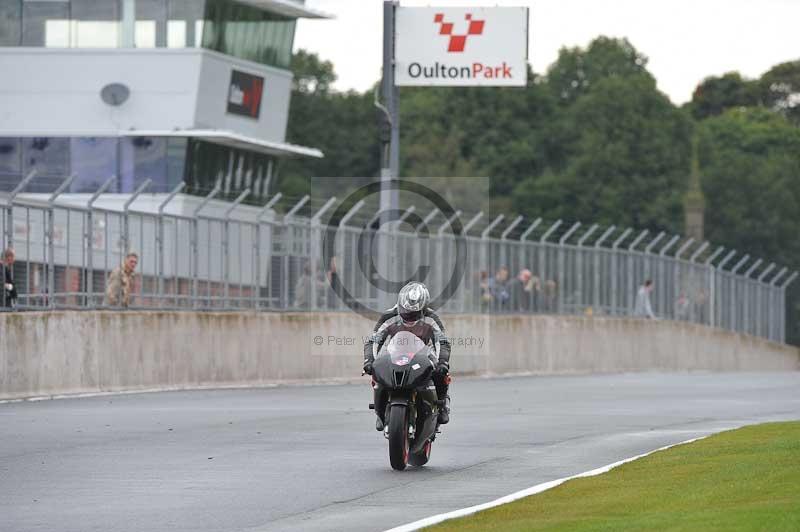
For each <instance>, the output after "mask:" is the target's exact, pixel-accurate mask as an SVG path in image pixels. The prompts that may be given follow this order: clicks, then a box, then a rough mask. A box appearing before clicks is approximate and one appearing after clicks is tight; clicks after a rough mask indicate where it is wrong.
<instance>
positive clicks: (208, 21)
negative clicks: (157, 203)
mask: <svg viewBox="0 0 800 532" xmlns="http://www.w3.org/2000/svg"><path fill="white" fill-rule="evenodd" d="M300 17H310V18H322V17H324V15H323V14H321V13H318V12H316V11H313V10H310V9H307V8H305V7H304V6H303V5H302V2H298V1H292V0H47V1H43V0H0V190H5V191H8V190H11V189H12V188H13V187H14V186H15V185H16V184H18V183H19V182H20V181H21V179H22V178H23V177H24V176H25V175H27V174H28V173H29V172H30V171H31V170H33V169H35V170H36V174H37V177H36V179H35V180H34V181H33V182H32V183H31V185H30V186H29V187H28V188H27V189H26V191H27V192H49V191H51V190H52V189H54V188H55V187H56V186H58V184H60V183H61V182H63V180H64V179H65V178H66V177H67V176H69V175H71V174H74V175H75V180H74V182H73V183H72V185H71V187H70V189H69V190H68V191H67V192H68V193H85V192H92V191H95V190H97V188H98V187H99V185H100V184H102V183H103V182H104V181H106V180H107V179H108V178H109V177H110V176H112V175H113V176H117V180H116V182H115V183H114V184H113V186H112V187H111V188H110V189H109V190H108V192H112V193H129V192H131V191H133V190H135V189H136V187H137V186H138V185H139V184H140V183H141V182H143V181H144V180H145V179H151V180H152V181H153V185H152V186H151V188H150V189H149V190H148V192H167V191H169V190H171V189H172V188H174V187H175V185H176V184H178V183H180V182H181V181H185V182H186V185H187V188H186V192H188V193H189V194H193V195H205V194H206V193H207V192H208V191H209V190H210V189H212V188H213V186H214V184H215V183H217V182H219V183H220V184H221V185H222V187H223V192H224V193H226V194H223V195H224V196H226V197H233V196H235V195H236V193H237V191H240V190H243V189H244V188H248V187H249V188H251V189H252V191H253V197H252V199H253V200H256V201H258V200H259V198H262V199H263V198H265V197H266V196H267V193H268V190H267V183H268V181H269V179H268V177H269V176H270V175H272V173H273V172H274V170H275V163H276V162H278V161H279V160H280V158H282V157H290V156H311V157H321V156H322V153H321V152H320V151H319V150H317V149H314V148H308V147H303V146H296V145H291V144H287V143H286V142H285V133H286V124H287V118H288V111H289V98H290V93H291V84H292V73H291V71H290V70H289V69H290V60H291V52H292V46H293V40H294V31H295V25H296V22H297V19H298V18H300ZM104 91H105V98H104V97H103V96H102V95H103V93H104Z"/></svg>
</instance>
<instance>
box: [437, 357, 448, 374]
mask: <svg viewBox="0 0 800 532" xmlns="http://www.w3.org/2000/svg"><path fill="white" fill-rule="evenodd" d="M449 372H450V364H448V363H447V362H445V361H444V360H440V361H439V363H438V364H437V365H436V373H438V374H439V375H447V374H448V373H449Z"/></svg>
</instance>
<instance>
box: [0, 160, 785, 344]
mask: <svg viewBox="0 0 800 532" xmlns="http://www.w3.org/2000/svg"><path fill="white" fill-rule="evenodd" d="M32 178H33V175H29V176H28V178H26V179H25V180H23V182H22V183H20V184H19V186H17V188H16V189H15V190H13V191H12V192H11V193H9V194H7V195H4V196H3V197H0V214H2V216H0V218H1V221H0V230H1V231H2V239H3V240H2V247H3V249H7V248H12V249H13V250H14V254H15V259H16V260H15V261H14V262H13V264H11V263H10V262H9V261H6V262H5V264H4V265H3V269H4V270H8V272H9V273H7V274H6V275H7V277H6V281H7V280H8V279H9V278H10V279H11V280H12V284H13V285H14V287H15V288H16V292H17V294H16V295H17V297H16V299H15V300H13V301H12V299H11V297H10V293H9V291H8V290H4V291H2V304H3V306H2V308H4V309H5V310H13V309H17V310H31V309H65V308H71V309H99V308H109V307H111V305H109V299H108V297H107V294H106V290H107V283H108V278H109V274H110V272H111V271H112V270H113V269H114V268H117V267H119V266H120V265H121V264H122V262H123V260H124V259H125V256H126V255H127V253H128V252H129V251H135V252H136V254H137V255H138V259H139V260H138V265H137V269H136V275H135V278H134V279H135V280H134V284H133V289H132V293H131V296H130V299H129V300H128V301H124V302H122V304H124V305H125V306H127V307H128V308H150V309H152V308H162V309H196V310H220V311H222V310H241V309H249V310H273V311H286V310H347V309H354V310H363V309H372V310H376V311H377V310H379V309H381V308H386V306H389V305H391V303H392V298H393V297H394V294H393V290H394V289H389V288H387V287H388V286H393V287H396V286H398V283H400V284H402V282H403V281H405V280H408V279H411V278H418V279H420V280H423V281H424V282H426V283H427V284H428V285H429V286H430V287H431V291H432V293H433V294H434V296H435V299H436V301H437V304H438V305H439V306H440V308H441V310H442V311H444V312H453V313H488V312H498V313H503V312H524V313H551V314H583V315H594V316H630V315H632V314H633V313H634V306H635V302H636V299H637V297H639V293H640V291H641V290H642V285H643V283H644V282H645V280H648V279H650V280H652V292H651V293H650V294H649V296H648V297H649V299H650V301H651V302H652V310H653V312H654V314H655V315H656V316H657V317H658V318H663V319H672V320H685V321H690V322H695V323H701V324H706V325H710V326H714V327H721V328H725V329H729V330H732V331H739V332H742V333H747V334H751V335H755V336H760V337H764V338H768V339H771V340H775V341H784V339H785V322H786V315H785V298H786V288H787V286H788V285H789V284H790V283H792V282H793V281H794V279H795V278H796V277H797V272H794V273H791V274H790V273H789V270H788V268H785V267H784V268H779V267H778V266H776V265H775V264H774V263H769V264H765V261H763V260H762V259H751V258H750V256H749V255H746V254H745V255H742V256H739V253H738V252H737V251H736V250H726V249H724V248H722V247H716V248H715V247H713V246H711V245H710V244H709V243H708V242H695V241H694V240H693V239H691V238H684V237H680V236H677V235H676V236H668V235H666V234H664V233H660V234H657V235H651V234H650V233H649V232H648V231H647V230H644V231H634V230H633V229H622V228H616V227H614V226H612V227H599V226H598V225H591V226H588V227H586V226H584V225H581V224H580V223H574V224H565V223H563V222H562V221H560V220H559V221H556V222H554V223H549V222H548V223H545V222H543V221H542V220H541V219H537V220H533V221H531V220H525V219H524V218H522V217H518V218H516V219H514V220H512V221H511V222H510V223H504V218H503V216H502V215H501V216H497V217H494V218H490V217H488V216H485V215H484V213H477V214H474V215H469V216H467V215H464V214H463V213H461V212H460V211H456V212H455V213H452V215H451V216H449V217H448V216H445V215H444V214H443V213H441V212H438V211H436V210H433V211H431V212H430V213H428V214H427V215H426V216H425V217H424V218H420V220H421V221H420V222H418V223H417V224H416V225H409V224H407V223H405V222H404V218H405V215H403V216H400V219H398V220H394V221H392V222H391V223H385V224H382V225H380V226H378V225H379V224H376V223H375V222H376V220H377V218H378V216H377V214H376V213H375V212H374V211H370V210H369V209H367V208H366V207H365V203H364V202H363V201H359V202H358V203H356V204H355V205H353V206H352V207H351V208H350V209H349V211H348V212H347V214H346V215H345V216H343V217H342V218H341V219H339V220H336V224H335V225H332V224H331V223H330V222H329V221H328V220H325V219H324V215H325V213H326V212H330V210H331V207H332V206H333V205H334V204H335V203H336V198H330V199H329V200H328V201H326V202H325V203H324V205H321V206H320V207H319V208H318V209H316V211H313V210H312V211H311V212H308V211H309V209H308V200H309V198H308V196H306V197H304V198H302V199H301V200H300V201H298V202H296V204H294V206H292V207H291V208H290V209H288V210H287V212H285V214H278V213H277V212H276V211H275V210H274V208H275V204H276V202H277V201H278V199H280V194H278V195H276V196H275V197H273V198H272V199H271V200H270V201H269V202H268V203H267V204H266V205H264V206H263V207H260V208H254V207H249V206H244V205H242V202H243V201H244V199H245V198H246V196H247V195H248V192H249V191H247V190H246V191H244V192H243V193H242V194H241V195H240V196H239V197H237V198H236V199H235V200H234V201H232V202H228V203H220V202H217V201H213V200H214V198H215V197H216V196H217V195H218V194H219V192H220V191H219V188H215V189H214V190H213V191H212V192H211V193H210V194H209V195H208V196H207V197H206V198H203V199H202V200H201V199H199V198H194V199H195V200H196V202H195V203H192V204H191V205H192V207H191V209H188V210H187V209H185V208H184V209H183V210H182V211H181V213H179V214H176V213H174V212H170V213H168V212H167V209H168V208H169V206H170V204H171V202H173V201H174V200H175V198H176V197H178V195H179V194H180V192H181V190H182V188H183V186H182V185H180V186H178V187H177V188H176V189H175V190H173V191H172V192H171V193H170V194H164V195H158V196H157V200H158V202H157V207H156V208H153V209H150V210H137V209H133V208H132V206H133V204H134V202H135V201H136V200H137V198H139V197H140V196H141V195H142V194H143V193H145V192H146V190H147V187H148V186H149V182H145V183H143V184H142V186H140V187H139V188H138V189H137V190H136V192H134V193H133V194H132V195H128V196H125V198H124V201H123V202H121V203H120V204H119V205H117V206H115V207H109V206H108V205H107V204H106V203H103V206H102V207H101V206H98V203H99V202H98V200H99V199H101V198H102V197H103V194H104V192H105V190H106V189H107V188H108V186H110V184H111V183H112V180H113V178H112V179H109V181H107V182H106V183H105V184H104V185H103V186H101V187H100V188H99V189H98V191H97V192H96V193H95V194H93V195H91V196H87V197H86V198H85V203H84V204H82V205H76V204H75V202H74V201H71V202H69V203H67V202H64V201H62V200H63V199H64V195H63V192H64V190H66V189H67V187H68V186H69V182H70V179H67V180H66V181H65V182H64V184H63V185H62V186H61V187H59V189H58V190H56V191H55V192H54V193H53V194H52V195H50V196H49V197H44V198H43V197H41V196H37V197H32V196H33V195H24V197H23V196H21V195H20V193H21V191H22V190H23V189H24V187H25V186H26V184H27V183H28V182H29V181H30V179H32ZM212 202H213V204H214V205H215V206H216V209H215V212H214V213H211V212H210V210H209V206H210V205H211V204H212ZM301 210H303V212H304V213H305V215H303V216H301V215H300V214H299V213H300V212H301ZM413 210H414V207H410V208H408V209H407V210H406V214H408V213H410V212H412V211H413ZM367 211H369V212H367ZM453 227H457V228H460V229H457V230H456V231H455V232H454V230H453ZM454 233H455V234H454ZM8 276H10V277H8ZM382 278H385V279H387V280H389V281H390V284H382V283H381V282H380V279H382ZM391 283H393V284H391ZM445 286H452V288H453V289H452V290H451V291H449V292H447V293H446V294H444V295H443V296H442V295H441V293H442V290H443V287H445ZM437 295H438V297H437Z"/></svg>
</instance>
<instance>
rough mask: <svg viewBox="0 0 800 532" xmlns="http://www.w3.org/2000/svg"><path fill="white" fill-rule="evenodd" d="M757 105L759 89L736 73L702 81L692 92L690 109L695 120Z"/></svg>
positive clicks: (756, 85) (754, 83) (755, 84)
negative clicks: (732, 109) (731, 109)
mask: <svg viewBox="0 0 800 532" xmlns="http://www.w3.org/2000/svg"><path fill="white" fill-rule="evenodd" d="M758 104H759V87H758V83H757V82H755V81H750V80H746V79H744V78H742V76H741V75H740V74H739V73H738V72H728V73H727V74H724V75H722V76H711V77H707V78H706V79H704V80H703V81H702V82H701V83H700V84H699V85H698V86H697V88H696V89H695V90H694V94H692V101H691V104H690V109H691V112H692V116H693V117H694V118H695V120H702V119H704V118H708V117H709V116H716V115H719V114H721V113H722V112H723V111H725V110H726V109H730V108H732V107H743V106H754V105H758Z"/></svg>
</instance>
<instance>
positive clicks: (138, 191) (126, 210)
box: [106, 178, 153, 297]
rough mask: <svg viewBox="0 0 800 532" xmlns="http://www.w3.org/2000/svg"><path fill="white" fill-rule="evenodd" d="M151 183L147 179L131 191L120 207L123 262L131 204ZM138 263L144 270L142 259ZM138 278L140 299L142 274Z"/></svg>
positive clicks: (128, 232)
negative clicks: (139, 281)
mask: <svg viewBox="0 0 800 532" xmlns="http://www.w3.org/2000/svg"><path fill="white" fill-rule="evenodd" d="M152 182H153V181H152V180H151V179H149V178H148V179H145V180H144V182H143V183H142V184H141V185H139V186H138V187H136V190H134V191H133V194H131V197H130V198H128V199H127V200H126V201H125V203H124V204H123V205H122V224H123V229H122V249H121V250H120V253H121V255H122V257H121V259H122V260H123V261H124V260H125V255H126V254H128V253H129V252H130V251H131V248H130V215H129V211H130V208H131V204H133V202H134V201H136V198H138V197H139V195H140V194H141V193H142V192H144V191H145V190H146V189H147V187H149V186H150V184H151V183H152ZM106 249H108V242H106ZM143 251H144V250H141V249H140V250H139V253H142V252H143ZM106 261H108V255H106ZM139 261H140V262H141V263H142V269H144V259H143V258H140V259H139ZM139 278H140V279H141V280H142V281H141V283H140V284H139V297H141V296H142V294H143V293H144V274H141V275H140V276H139Z"/></svg>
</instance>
